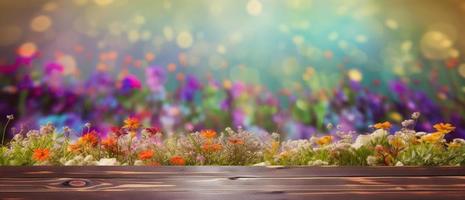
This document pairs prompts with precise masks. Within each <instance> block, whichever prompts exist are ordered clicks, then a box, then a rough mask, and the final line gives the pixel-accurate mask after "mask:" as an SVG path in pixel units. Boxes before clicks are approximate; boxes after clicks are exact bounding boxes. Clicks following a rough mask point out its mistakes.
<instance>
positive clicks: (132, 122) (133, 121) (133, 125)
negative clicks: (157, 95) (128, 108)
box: [123, 117, 140, 129]
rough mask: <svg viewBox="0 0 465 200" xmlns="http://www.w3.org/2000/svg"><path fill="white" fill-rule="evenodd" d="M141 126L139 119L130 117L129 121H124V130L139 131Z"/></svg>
mask: <svg viewBox="0 0 465 200" xmlns="http://www.w3.org/2000/svg"><path fill="white" fill-rule="evenodd" d="M139 126H140V123H139V119H137V118H135V117H128V118H127V119H125V120H124V126H123V128H127V129H137V128H139Z"/></svg>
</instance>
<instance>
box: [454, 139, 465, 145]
mask: <svg viewBox="0 0 465 200" xmlns="http://www.w3.org/2000/svg"><path fill="white" fill-rule="evenodd" d="M453 142H455V143H459V144H465V140H464V139H462V138H455V139H454V140H453Z"/></svg>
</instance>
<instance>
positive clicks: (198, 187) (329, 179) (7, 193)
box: [0, 166, 465, 200]
mask: <svg viewBox="0 0 465 200" xmlns="http://www.w3.org/2000/svg"><path fill="white" fill-rule="evenodd" d="M0 199H66V200H71V199H79V200H89V199H143V200H149V199H215V200H218V199H219V200H226V199H241V200H245V199H324V200H331V199H344V200H345V199H374V200H382V199H444V200H450V199H465V168H462V167H432V168H423V167H395V168H393V167H289V168H288V167H274V168H271V167H216V166H211V167H0Z"/></svg>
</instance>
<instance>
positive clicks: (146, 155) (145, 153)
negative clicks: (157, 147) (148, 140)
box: [139, 149, 154, 160]
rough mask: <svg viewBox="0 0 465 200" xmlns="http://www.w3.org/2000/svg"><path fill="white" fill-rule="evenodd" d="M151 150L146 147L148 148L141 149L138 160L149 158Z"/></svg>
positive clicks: (151, 154)
mask: <svg viewBox="0 0 465 200" xmlns="http://www.w3.org/2000/svg"><path fill="white" fill-rule="evenodd" d="M153 154H154V152H153V150H151V149H148V150H145V151H141V152H140V153H139V159H140V160H148V159H151V158H152V157H153Z"/></svg>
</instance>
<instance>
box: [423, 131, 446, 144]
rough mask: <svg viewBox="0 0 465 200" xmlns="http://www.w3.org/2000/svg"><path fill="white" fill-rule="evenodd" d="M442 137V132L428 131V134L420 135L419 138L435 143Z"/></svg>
mask: <svg viewBox="0 0 465 200" xmlns="http://www.w3.org/2000/svg"><path fill="white" fill-rule="evenodd" d="M443 137H444V133H442V132H435V133H430V134H428V135H424V136H421V140H422V141H425V142H429V143H436V142H438V141H440V140H442V138H443Z"/></svg>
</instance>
